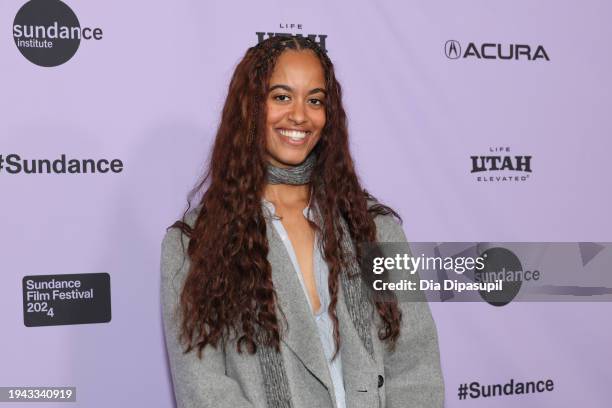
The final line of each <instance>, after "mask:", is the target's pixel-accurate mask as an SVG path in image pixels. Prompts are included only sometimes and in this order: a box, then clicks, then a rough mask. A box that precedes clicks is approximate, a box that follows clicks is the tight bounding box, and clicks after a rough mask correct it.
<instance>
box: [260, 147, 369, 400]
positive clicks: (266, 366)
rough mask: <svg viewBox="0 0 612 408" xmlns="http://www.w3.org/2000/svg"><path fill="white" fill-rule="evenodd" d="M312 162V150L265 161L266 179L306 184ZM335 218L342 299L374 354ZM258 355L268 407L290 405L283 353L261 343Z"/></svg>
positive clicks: (358, 282)
mask: <svg viewBox="0 0 612 408" xmlns="http://www.w3.org/2000/svg"><path fill="white" fill-rule="evenodd" d="M315 163H316V156H315V154H314V153H311V154H310V155H309V156H308V157H307V158H306V160H305V161H304V162H302V163H301V164H299V165H297V166H292V167H289V168H279V167H276V166H274V165H272V164H268V182H269V183H270V184H291V185H302V184H308V183H309V182H310V176H311V174H312V169H313V167H314V165H315ZM338 221H339V223H340V227H341V230H342V239H341V240H340V246H341V249H342V252H343V253H344V254H345V255H346V257H347V259H348V262H347V268H346V269H345V270H344V271H342V273H341V275H340V280H341V282H342V290H343V293H344V300H345V303H346V307H347V309H348V312H349V316H350V317H351V320H352V321H353V324H354V325H355V328H356V329H357V333H358V334H359V337H360V339H361V341H362V342H363V344H364V346H365V348H366V350H367V351H368V353H369V354H370V355H371V356H374V347H373V344H372V338H371V335H370V319H369V317H368V311H369V308H368V307H367V306H368V304H369V300H368V299H367V296H368V295H367V293H366V290H367V289H366V288H365V285H364V284H363V282H362V279H361V272H360V267H359V264H358V262H357V259H356V255H355V250H354V247H353V243H352V241H351V236H350V233H349V228H348V225H347V223H346V221H345V220H344V218H343V217H339V220H338ZM257 355H258V358H259V364H260V365H261V369H262V374H263V377H264V378H263V379H264V387H265V393H266V399H267V402H268V407H269V408H292V407H293V402H292V400H291V392H290V389H289V382H288V380H287V373H286V371H285V366H284V364H283V358H282V356H281V355H280V353H278V352H276V350H274V349H273V348H271V347H267V346H264V345H261V344H260V345H259V346H258V347H257Z"/></svg>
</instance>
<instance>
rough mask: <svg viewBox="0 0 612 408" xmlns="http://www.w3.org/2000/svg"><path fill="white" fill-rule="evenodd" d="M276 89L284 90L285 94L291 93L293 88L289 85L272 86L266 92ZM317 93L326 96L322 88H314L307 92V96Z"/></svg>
mask: <svg viewBox="0 0 612 408" xmlns="http://www.w3.org/2000/svg"><path fill="white" fill-rule="evenodd" d="M277 88H280V89H284V90H285V91H287V92H293V88H291V87H290V86H289V85H283V84H276V85H272V86H271V87H270V89H269V90H268V92H272V91H273V90H275V89H277ZM319 92H322V93H324V94H325V95H327V91H326V90H325V89H323V88H314V89H311V90H310V91H308V94H307V95H312V94H316V93H319Z"/></svg>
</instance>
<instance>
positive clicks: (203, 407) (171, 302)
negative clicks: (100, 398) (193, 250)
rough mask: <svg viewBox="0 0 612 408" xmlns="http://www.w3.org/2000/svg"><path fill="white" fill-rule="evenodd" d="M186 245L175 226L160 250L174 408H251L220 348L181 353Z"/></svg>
mask: <svg viewBox="0 0 612 408" xmlns="http://www.w3.org/2000/svg"><path fill="white" fill-rule="evenodd" d="M181 240H182V245H181ZM187 244H188V238H187V237H186V236H185V235H184V234H183V233H182V232H181V231H180V230H179V229H177V228H170V229H169V230H168V232H166V235H165V236H164V239H163V242H162V250H161V303H162V312H163V313H162V314H163V324H164V333H165V339H166V348H167V351H168V357H169V361H170V369H171V372H172V380H173V384H174V394H175V398H176V405H177V408H192V407H193V408H195V407H198V408H208V407H210V408H225V407H227V408H230V407H231V408H252V407H253V405H252V404H251V403H250V402H249V401H248V400H247V399H246V398H245V396H244V393H243V391H242V388H241V387H240V384H238V382H236V381H235V380H234V379H232V378H230V377H228V376H227V375H226V374H225V355H224V352H223V351H222V349H221V347H219V348H213V347H211V346H207V347H205V348H204V350H203V354H202V359H199V358H198V356H197V352H196V351H191V352H189V353H187V354H185V353H183V350H184V346H183V345H182V344H180V343H179V340H178V338H179V332H180V331H179V328H180V319H179V314H178V304H179V296H180V292H181V289H182V285H183V282H184V279H185V276H186V274H187V272H188V270H189V264H190V262H189V259H188V257H187V256H186V255H185V252H184V249H183V248H185V249H186V248H187Z"/></svg>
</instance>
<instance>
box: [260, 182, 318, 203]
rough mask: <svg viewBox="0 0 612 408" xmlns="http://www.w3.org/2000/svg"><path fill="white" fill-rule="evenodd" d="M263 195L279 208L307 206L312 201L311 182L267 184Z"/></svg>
mask: <svg viewBox="0 0 612 408" xmlns="http://www.w3.org/2000/svg"><path fill="white" fill-rule="evenodd" d="M263 197H264V198H265V199H266V200H268V201H270V202H271V203H272V204H274V206H275V207H277V208H278V207H289V208H295V207H300V208H305V207H306V206H307V205H308V202H309V201H310V184H302V185H290V184H266V186H265V187H264V191H263Z"/></svg>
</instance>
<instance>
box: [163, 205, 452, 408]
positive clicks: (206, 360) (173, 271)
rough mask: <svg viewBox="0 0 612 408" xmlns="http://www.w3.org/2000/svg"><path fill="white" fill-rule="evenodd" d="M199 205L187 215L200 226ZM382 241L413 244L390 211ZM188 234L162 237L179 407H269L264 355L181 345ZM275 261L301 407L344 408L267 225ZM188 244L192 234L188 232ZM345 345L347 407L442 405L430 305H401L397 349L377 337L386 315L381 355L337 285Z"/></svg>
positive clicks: (294, 392)
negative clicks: (369, 345) (367, 341)
mask: <svg viewBox="0 0 612 408" xmlns="http://www.w3.org/2000/svg"><path fill="white" fill-rule="evenodd" d="M196 210H197V209H194V210H191V211H190V212H189V213H188V214H187V219H186V221H187V223H188V224H190V225H193V223H194V222H195V219H196V216H197V211H196ZM375 222H376V226H377V239H378V241H379V242H406V237H405V235H404V232H403V231H402V228H401V226H400V225H398V224H397V222H396V221H395V219H393V218H392V217H391V216H379V217H377V218H376V219H375ZM181 235H182V234H181V233H180V231H179V230H178V229H176V228H172V229H170V230H168V232H167V233H166V235H165V237H164V240H163V242H162V255H161V275H162V279H161V301H162V308H163V321H164V331H165V336H166V347H167V350H168V356H169V360H170V368H171V371H172V380H173V384H174V391H175V397H176V402H177V406H178V407H179V408H183V407H185V408H191V407H194V408H195V407H198V408H208V407H211V408H243V407H244V408H247V407H249V408H253V407H261V408H264V407H266V396H265V394H264V385H263V380H262V378H261V372H260V367H259V360H258V358H257V356H256V355H250V354H248V353H246V352H243V354H238V353H237V352H236V347H235V342H234V343H232V344H229V345H228V347H226V350H225V351H223V350H221V348H217V349H215V348H212V347H210V346H207V347H206V348H205V349H204V350H203V353H204V354H203V358H202V359H201V360H200V359H198V358H197V355H196V352H195V351H193V352H190V353H188V354H184V353H183V352H182V350H183V349H184V348H183V346H182V345H179V343H178V340H177V339H178V333H179V318H178V314H177V305H178V299H179V294H180V290H181V287H182V284H183V281H184V278H185V275H186V273H187V271H188V269H189V259H187V257H186V256H185V254H184V252H183V249H182V247H181V242H180V239H181ZM267 238H268V243H269V248H270V249H269V253H268V260H269V262H270V264H271V266H272V279H273V282H274V288H275V290H276V293H277V296H278V302H279V304H280V307H281V308H282V310H283V311H284V313H285V316H286V318H287V322H288V327H289V329H288V331H287V332H286V334H285V338H284V339H283V340H282V343H281V353H282V357H283V361H284V365H285V370H286V373H287V377H288V380H289V387H290V390H291V396H292V399H293V406H294V408H313V407H317V408H337V407H336V402H335V397H334V391H333V388H332V387H333V385H332V381H331V377H330V374H329V369H328V366H327V363H326V361H325V357H324V354H323V348H322V346H321V342H320V339H319V334H318V330H317V326H316V323H315V321H314V318H313V315H312V312H311V311H310V307H309V306H308V302H307V300H306V297H305V294H304V291H303V289H302V287H301V286H300V282H299V280H298V276H297V274H296V271H295V270H294V268H293V265H292V263H291V260H290V258H289V255H288V253H287V251H286V249H285V247H284V245H283V243H282V241H281V239H280V237H279V236H278V234H277V233H276V231H275V229H274V227H273V226H272V225H271V224H268V228H267ZM182 240H183V243H184V247H185V248H187V244H188V241H189V240H188V238H187V237H186V236H185V235H182ZM338 295H339V299H338V306H337V315H338V319H339V321H340V333H341V336H342V344H341V348H340V352H341V357H342V369H343V377H344V385H345V392H346V405H347V408H373V407H389V408H395V407H410V408H441V407H442V406H443V401H444V384H443V380H442V373H441V370H440V357H439V350H438V339H437V334H436V328H435V325H434V322H433V320H432V318H431V314H430V311H429V307H428V305H427V303H421V302H417V303H408V302H402V303H400V306H401V309H402V311H403V319H402V322H403V323H402V327H401V334H400V337H399V339H398V342H397V345H396V349H395V351H394V352H388V351H387V349H386V347H385V344H384V343H382V342H381V341H380V340H379V339H378V334H377V331H376V330H377V329H376V327H377V325H378V323H379V320H378V319H379V317H378V316H377V315H376V316H375V319H377V320H376V321H375V322H374V324H372V326H371V327H372V341H373V343H374V358H372V357H371V356H370V354H369V353H368V352H367V351H366V349H365V347H364V345H363V342H362V341H361V340H360V338H359V335H358V334H357V331H356V330H355V327H354V326H353V324H352V321H351V318H350V316H349V314H348V311H347V308H346V305H345V303H344V299H343V292H342V290H340V291H338Z"/></svg>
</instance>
